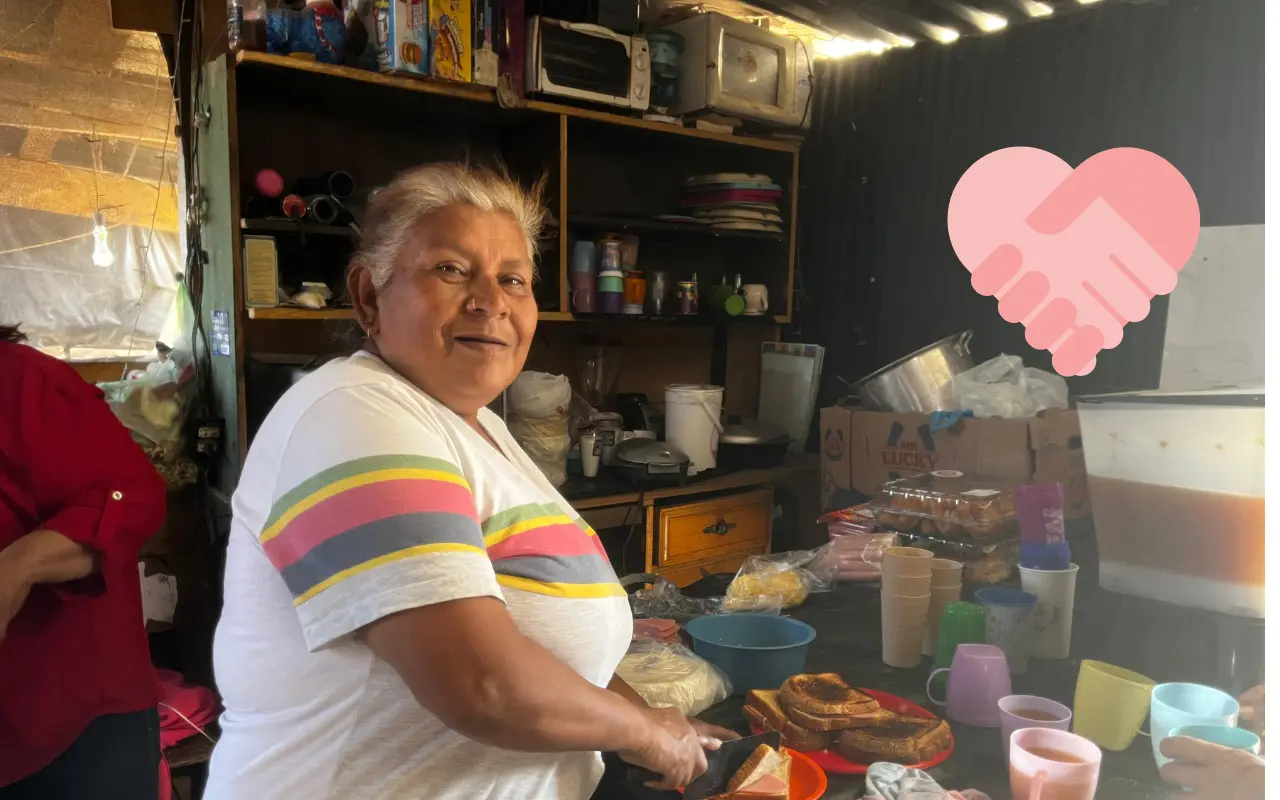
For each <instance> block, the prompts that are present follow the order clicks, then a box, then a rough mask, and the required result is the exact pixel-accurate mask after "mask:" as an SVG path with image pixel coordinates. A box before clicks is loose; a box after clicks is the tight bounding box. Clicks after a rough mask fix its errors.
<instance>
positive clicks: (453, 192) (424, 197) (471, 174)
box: [351, 162, 546, 289]
mask: <svg viewBox="0 0 1280 800" xmlns="http://www.w3.org/2000/svg"><path fill="white" fill-rule="evenodd" d="M545 183H546V181H545V178H544V179H543V180H540V181H538V183H537V184H535V185H534V186H533V187H532V188H525V187H523V186H521V185H520V184H519V183H517V182H516V181H515V180H513V179H512V178H511V176H509V175H508V174H507V173H506V171H505V170H502V171H495V170H492V169H486V168H484V167H474V166H471V165H468V164H459V163H451V162H438V163H434V164H423V165H422V166H420V167H414V168H413V169H410V170H407V171H405V172H402V173H400V174H399V175H397V176H396V177H395V179H394V180H392V181H391V183H389V184H387V185H386V186H385V187H383V188H382V189H379V190H377V191H376V192H374V193H373V195H372V196H371V197H370V198H369V208H368V211H367V212H366V213H365V218H364V225H363V226H362V227H361V235H360V246H359V248H358V249H357V250H356V252H355V255H353V256H352V257H351V265H352V266H353V267H354V266H363V267H364V268H366V269H368V270H369V272H370V274H371V275H372V276H373V285H374V286H376V287H377V288H379V289H381V288H382V287H383V286H384V285H386V283H387V281H388V280H390V279H391V270H392V268H393V266H394V264H395V261H396V256H397V255H398V254H399V253H400V248H402V247H404V245H405V243H406V242H407V241H408V240H409V237H410V235H411V234H412V232H413V228H414V226H415V225H417V223H418V220H420V219H422V217H424V216H425V215H427V214H430V213H431V212H433V211H438V210H439V209H442V208H445V207H447V206H451V205H457V204H466V205H472V206H475V207H476V208H478V209H480V210H482V211H500V212H503V213H505V214H509V215H511V217H512V218H513V219H514V220H515V221H516V224H518V225H519V226H520V230H521V231H523V232H524V238H525V244H526V245H528V248H529V260H530V261H533V258H534V253H535V251H536V246H535V244H536V242H537V239H538V235H539V234H540V233H541V232H542V224H543V220H544V217H545V213H546V212H545V211H544V210H543V207H542V191H543V186H544V185H545ZM535 273H536V266H535Z"/></svg>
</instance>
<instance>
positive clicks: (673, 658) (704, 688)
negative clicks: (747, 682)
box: [615, 639, 733, 717]
mask: <svg viewBox="0 0 1280 800" xmlns="http://www.w3.org/2000/svg"><path fill="white" fill-rule="evenodd" d="M615 671H616V672H617V674H618V677H619V678H622V679H623V680H624V681H626V682H627V685H628V686H630V687H631V688H632V689H635V690H636V694H638V695H640V696H641V697H643V698H644V701H645V702H646V703H648V704H649V705H651V706H654V707H656V708H676V709H678V710H679V711H680V713H681V714H684V715H685V716H686V717H692V716H695V715H697V714H701V713H702V712H703V711H706V710H707V709H708V708H711V706H713V705H715V704H716V703H719V702H720V701H722V700H724V699H726V698H727V697H728V696H729V695H730V694H732V693H733V686H732V685H731V684H730V683H729V678H728V677H727V676H726V675H725V674H724V673H723V672H721V671H720V670H719V669H717V668H716V666H715V665H714V664H712V663H711V662H710V661H707V660H706V659H705V658H702V657H701V656H699V655H696V654H694V652H693V651H692V650H690V649H689V648H687V647H685V646H684V645H682V644H671V643H667V642H658V641H654V640H653V639H637V640H635V641H633V642H632V643H631V646H630V647H629V648H627V654H626V655H625V656H623V657H622V661H621V662H619V663H618V668H617V670H615Z"/></svg>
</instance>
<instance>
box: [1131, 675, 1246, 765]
mask: <svg viewBox="0 0 1280 800" xmlns="http://www.w3.org/2000/svg"><path fill="white" fill-rule="evenodd" d="M1239 720H1240V701H1238V700H1236V699H1235V698H1234V697H1232V696H1231V695H1229V694H1227V693H1226V692H1224V691H1222V690H1221V689H1215V688H1213V687H1212V686H1201V685H1200V684H1198V683H1162V684H1160V685H1159V686H1156V687H1155V688H1154V689H1152V690H1151V750H1152V752H1153V753H1154V754H1155V757H1156V766H1157V767H1163V766H1164V765H1165V764H1168V763H1169V761H1170V760H1171V759H1168V758H1165V757H1164V755H1162V754H1161V752H1160V743H1161V742H1163V741H1164V740H1165V738H1166V737H1167V736H1169V735H1170V733H1169V732H1170V731H1172V730H1173V729H1174V728H1180V727H1184V726H1187V725H1227V726H1232V727H1234V726H1235V724H1236V723H1237V722H1239Z"/></svg>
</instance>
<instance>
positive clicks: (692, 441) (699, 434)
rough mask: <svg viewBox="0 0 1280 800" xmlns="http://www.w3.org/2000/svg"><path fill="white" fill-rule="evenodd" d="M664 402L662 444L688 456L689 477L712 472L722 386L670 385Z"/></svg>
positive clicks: (718, 436)
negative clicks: (665, 428) (665, 403)
mask: <svg viewBox="0 0 1280 800" xmlns="http://www.w3.org/2000/svg"><path fill="white" fill-rule="evenodd" d="M666 401H667V416H666V423H667V430H666V441H667V442H668V443H669V444H671V445H673V446H675V447H676V448H678V449H679V450H681V451H682V452H683V453H684V454H685V455H687V456H688V457H689V474H690V475H696V474H698V473H699V472H702V471H703V470H707V469H714V468H715V465H716V452H717V450H719V447H720V430H721V425H720V407H721V404H722V403H723V402H724V387H723V386H704V385H701V384H689V383H673V384H670V385H669V386H667V387H666Z"/></svg>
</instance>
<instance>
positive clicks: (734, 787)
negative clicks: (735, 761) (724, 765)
mask: <svg viewBox="0 0 1280 800" xmlns="http://www.w3.org/2000/svg"><path fill="white" fill-rule="evenodd" d="M726 789H727V790H728V791H726V792H725V794H724V795H722V796H723V797H725V798H743V800H746V798H753V800H787V795H788V793H789V792H790V790H791V756H789V755H787V754H786V753H780V752H778V751H777V750H774V749H773V748H772V747H770V746H769V745H767V744H762V745H760V746H759V747H757V748H756V749H755V750H754V751H753V752H752V753H751V756H750V757H749V758H748V759H747V760H746V762H745V763H744V764H743V765H742V766H741V767H739V768H738V771H737V772H735V773H733V777H732V778H730V779H729V785H728V786H727V787H726Z"/></svg>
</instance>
